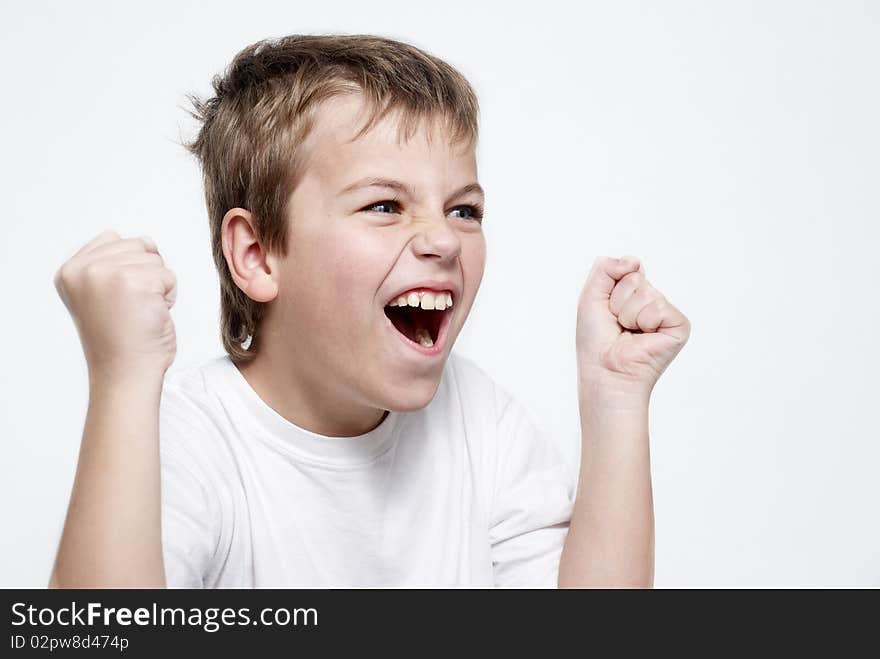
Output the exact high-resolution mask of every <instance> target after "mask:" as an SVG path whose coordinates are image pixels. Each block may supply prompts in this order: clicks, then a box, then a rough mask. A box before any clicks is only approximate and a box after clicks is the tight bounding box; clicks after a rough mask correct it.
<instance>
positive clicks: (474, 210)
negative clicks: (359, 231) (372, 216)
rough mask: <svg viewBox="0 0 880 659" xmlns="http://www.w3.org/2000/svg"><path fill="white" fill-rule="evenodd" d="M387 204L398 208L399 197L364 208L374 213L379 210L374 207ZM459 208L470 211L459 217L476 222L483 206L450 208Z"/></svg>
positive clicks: (480, 217)
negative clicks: (468, 214)
mask: <svg viewBox="0 0 880 659" xmlns="http://www.w3.org/2000/svg"><path fill="white" fill-rule="evenodd" d="M389 205H390V206H394V207H395V208H398V207H399V206H400V200H399V199H384V200H382V201H377V202H376V203H375V204H372V205H370V206H367V207H366V208H365V209H364V210H366V211H369V212H374V213H375V212H379V211H374V210H373V209H374V208H378V207H381V206H389ZM459 209H467V210H468V212H470V217H463V218H461V219H464V220H476V221H477V222H480V221H481V220H482V219H483V207H482V206H471V205H465V206H456V207H455V208H453V209H452V210H459ZM379 214H380V215H386V214H387V213H379Z"/></svg>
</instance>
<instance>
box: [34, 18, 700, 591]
mask: <svg viewBox="0 0 880 659" xmlns="http://www.w3.org/2000/svg"><path fill="white" fill-rule="evenodd" d="M214 90H215V92H216V96H215V97H213V98H211V99H209V100H207V101H204V102H203V101H200V100H198V99H195V100H194V106H195V108H196V110H197V114H195V115H194V116H196V117H197V118H198V119H200V120H201V121H202V122H203V125H202V128H201V130H200V132H199V134H198V137H197V138H196V140H195V141H194V142H193V143H192V144H191V145H189V148H190V149H191V151H192V152H193V153H194V154H196V155H197V156H198V158H199V159H200V162H201V165H202V169H203V173H204V181H205V195H206V201H207V207H208V214H209V218H210V222H211V235H212V243H213V250H214V257H215V261H216V264H217V267H218V270H219V273H220V281H221V316H222V317H221V335H222V338H223V345H224V348H225V350H226V353H227V354H226V355H224V356H223V357H221V358H217V359H213V360H210V361H209V362H207V363H204V364H201V365H199V366H197V367H194V368H190V369H186V370H184V371H181V372H177V373H175V374H173V375H170V376H169V377H168V378H165V372H166V370H167V369H168V367H169V366H170V365H171V363H172V361H173V359H174V356H175V350H176V348H175V339H174V327H173V323H172V320H171V316H170V312H169V310H170V307H171V306H172V305H173V303H174V300H175V296H176V280H175V276H174V275H173V273H171V272H170V271H169V270H168V269H167V268H166V267H165V266H164V262H163V260H162V257H161V256H160V255H159V252H158V249H157V248H156V245H155V244H154V243H153V242H152V241H151V240H150V239H148V238H142V239H122V238H121V237H120V236H118V235H117V234H115V233H113V232H105V233H103V234H101V235H100V236H98V237H97V238H95V239H94V240H93V241H91V242H90V243H88V244H87V245H85V246H84V247H83V248H82V249H81V250H80V251H79V252H78V253H77V254H76V255H74V256H73V257H72V258H71V259H70V260H69V261H68V262H67V263H65V264H64V265H63V266H62V268H61V269H60V270H59V272H58V274H57V276H56V286H57V288H58V291H59V294H60V295H61V297H62V299H63V300H64V302H65V304H66V305H67V306H68V308H69V309H70V311H71V314H72V316H73V318H74V320H75V322H76V325H77V328H78V330H79V333H80V337H81V340H82V344H83V349H84V352H85V355H86V360H87V363H88V366H89V384H90V399H89V400H90V402H89V410H88V414H87V418H86V425H85V430H84V433H83V442H82V449H81V453H80V460H79V466H78V470H77V475H76V479H75V483H74V488H73V492H72V495H71V503H70V508H69V511H68V515H67V519H66V522H65V527H64V532H63V534H62V539H61V543H60V547H59V551H58V556H57V559H56V564H55V568H54V571H53V575H52V578H51V582H50V585H52V586H61V587H65V586H92V587H94V586H157V587H164V586H170V587H175V586H187V587H287V586H292V587H343V586H493V585H494V586H549V587H555V586H557V585H559V586H582V585H638V586H649V585H651V583H652V579H653V508H652V501H651V483H650V468H649V450H648V433H647V419H648V399H649V397H650V393H651V390H652V388H653V385H654V383H655V382H656V379H657V377H659V375H660V374H661V373H662V372H663V370H665V368H666V366H667V365H668V364H669V363H670V361H671V360H672V359H673V358H674V356H675V354H677V352H678V350H680V348H681V347H682V346H683V345H684V343H685V341H686V340H687V337H688V334H689V323H688V321H687V319H686V318H685V317H684V316H683V315H682V314H681V313H680V312H679V311H678V310H677V309H675V308H674V307H672V306H671V305H670V304H668V303H667V302H666V300H665V298H663V296H662V295H660V294H659V292H657V291H656V289H653V288H652V287H651V286H650V285H649V284H648V283H647V281H646V279H645V276H644V271H643V269H641V267H640V265H639V264H638V262H637V261H636V260H635V259H631V260H629V261H626V260H618V259H611V258H600V259H597V261H596V263H595V265H594V267H593V270H592V272H591V273H590V275H589V277H588V279H587V282H586V284H585V286H584V289H583V293H582V295H581V298H580V301H579V313H578V326H577V337H576V339H577V341H576V345H577V356H578V376H579V387H580V412H581V421H582V430H583V437H584V440H583V441H584V445H583V452H582V455H583V457H582V462H581V471H580V479H579V481H578V484H577V491H576V492H575V486H574V484H573V483H572V482H571V480H570V479H569V477H568V474H569V473H570V470H569V468H568V466H567V465H565V464H564V463H563V461H562V460H561V459H560V457H559V456H558V455H557V454H556V453H555V451H554V450H553V449H552V445H551V444H549V443H547V442H546V441H544V440H542V438H541V437H540V436H539V435H538V434H537V432H536V430H535V425H534V424H533V423H532V421H531V420H530V418H529V417H528V415H527V413H526V412H525V411H524V409H523V407H522V406H521V405H520V404H519V403H518V402H517V401H516V400H515V399H513V398H512V397H511V396H510V395H509V394H508V393H507V392H506V391H504V390H503V389H502V388H500V387H498V386H497V385H495V384H494V383H493V382H492V380H491V379H490V378H489V377H488V376H487V375H486V374H485V373H483V372H482V371H481V370H480V369H479V368H478V367H477V366H476V365H475V364H474V363H472V362H471V361H469V360H467V359H465V358H462V357H460V356H457V355H453V354H452V353H451V349H452V345H453V344H454V342H455V339H456V337H457V336H458V333H459V331H460V330H461V328H462V326H463V324H464V322H465V319H466V318H467V315H468V313H469V311H470V308H471V305H472V304H473V302H474V298H475V297H476V294H477V290H478V288H479V284H480V281H481V278H482V275H483V268H484V262H485V250H486V246H485V240H484V235H483V232H482V227H481V221H482V214H483V202H484V199H483V191H482V189H481V187H480V186H479V184H478V182H477V167H476V157H475V145H476V139H477V112H478V105H477V99H476V96H475V95H474V93H473V90H472V89H471V87H470V85H469V84H468V83H467V82H466V81H465V80H464V78H463V77H462V76H461V75H460V74H459V73H458V72H457V71H455V70H454V69H453V68H452V67H450V66H449V65H447V64H446V63H444V62H442V61H441V60H439V59H437V58H434V57H432V56H430V55H428V54H426V53H424V52H422V51H421V50H419V49H416V48H414V47H413V46H410V45H407V44H404V43H400V42H396V41H392V40H389V39H384V38H380V37H374V36H365V35H334V36H317V35H307V36H303V35H294V36H290V37H286V38H284V39H280V40H277V41H263V42H259V43H257V44H254V45H252V46H250V47H248V48H246V49H245V50H243V51H242V52H241V53H239V54H238V55H237V56H236V58H235V60H234V61H233V63H232V65H231V66H230V68H229V69H228V71H227V72H226V75H225V76H223V77H219V76H218V77H217V78H215V80H214ZM365 119H367V120H368V121H366V122H364V120H365ZM358 127H360V130H357V128H358ZM625 328H628V329H631V330H635V332H628V331H625ZM160 485H161V487H160Z"/></svg>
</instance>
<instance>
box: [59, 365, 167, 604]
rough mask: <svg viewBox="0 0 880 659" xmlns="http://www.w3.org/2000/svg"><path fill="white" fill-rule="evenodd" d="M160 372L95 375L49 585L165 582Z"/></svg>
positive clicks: (144, 585)
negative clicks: (160, 455)
mask: <svg viewBox="0 0 880 659" xmlns="http://www.w3.org/2000/svg"><path fill="white" fill-rule="evenodd" d="M162 379H163V374H162V373H161V372H156V373H151V374H149V375H144V374H139V375H137V376H124V377H123V376H118V375H117V376H112V377H111V376H105V377H101V376H96V375H93V374H90V388H89V407H88V413H87V415H86V422H85V428H84V431H83V438H82V444H81V447H80V454H79V462H78V465H77V470H76V477H75V479H74V485H73V491H72V493H71V497H70V505H69V507H68V511H67V518H66V520H65V524H64V531H63V533H62V537H61V543H60V545H59V549H58V555H57V558H56V562H55V568H54V571H53V575H52V580H51V582H50V587H150V586H152V587H164V585H165V570H164V565H163V561H162V543H161V496H160V469H159V427H158V426H159V402H160V398H161V391H162Z"/></svg>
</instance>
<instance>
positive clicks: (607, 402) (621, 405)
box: [578, 374, 653, 412]
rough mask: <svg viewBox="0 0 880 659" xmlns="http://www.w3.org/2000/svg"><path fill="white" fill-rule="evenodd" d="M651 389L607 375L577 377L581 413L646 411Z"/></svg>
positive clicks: (638, 383)
mask: <svg viewBox="0 0 880 659" xmlns="http://www.w3.org/2000/svg"><path fill="white" fill-rule="evenodd" d="M652 389H653V387H650V386H646V385H644V384H642V383H640V382H634V381H632V380H629V379H626V378H622V377H618V376H615V375H609V374H584V375H579V377H578V400H579V402H580V405H581V409H582V411H583V410H584V409H587V410H591V411H603V410H604V411H609V412H642V411H647V409H648V406H649V404H650V402H651V391H652Z"/></svg>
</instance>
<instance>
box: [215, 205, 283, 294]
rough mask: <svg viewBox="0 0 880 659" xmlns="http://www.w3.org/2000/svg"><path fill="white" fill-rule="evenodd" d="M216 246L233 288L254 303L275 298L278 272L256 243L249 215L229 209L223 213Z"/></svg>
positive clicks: (257, 242) (242, 210)
mask: <svg viewBox="0 0 880 659" xmlns="http://www.w3.org/2000/svg"><path fill="white" fill-rule="evenodd" d="M220 244H221V245H222V247H223V255H224V256H225V257H226V263H227V265H228V266H229V273H230V274H231V275H232V280H233V281H234V282H235V284H236V286H238V287H239V288H240V289H241V290H242V291H244V293H245V294H246V295H247V296H248V297H249V298H251V299H252V300H255V301H256V302H269V301H271V300H274V299H275V297H276V296H277V295H278V283H277V282H276V280H275V278H276V277H277V274H278V269H277V267H276V262H275V259H274V258H273V257H272V256H271V255H270V254H268V253H266V251H265V250H264V249H263V246H262V245H260V243H259V241H258V240H257V234H256V231H255V230H254V217H253V214H252V213H251V212H250V211H248V210H245V209H244V208H231V209H230V210H228V211H227V212H226V215H224V216H223V223H222V224H221V225H220Z"/></svg>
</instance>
